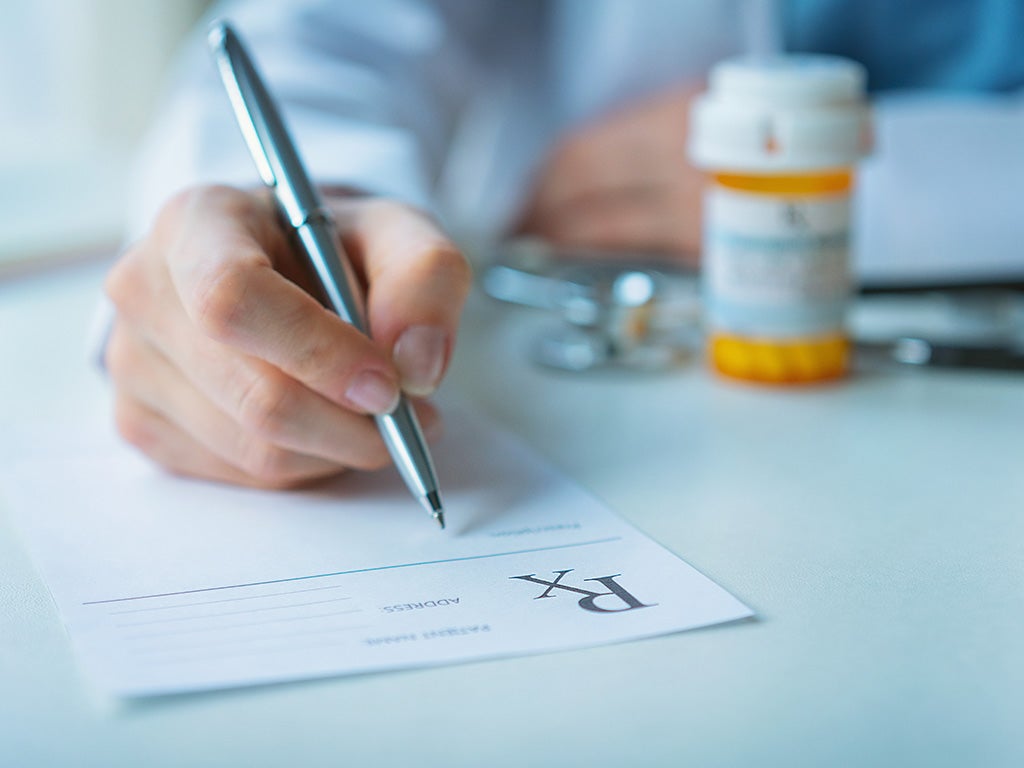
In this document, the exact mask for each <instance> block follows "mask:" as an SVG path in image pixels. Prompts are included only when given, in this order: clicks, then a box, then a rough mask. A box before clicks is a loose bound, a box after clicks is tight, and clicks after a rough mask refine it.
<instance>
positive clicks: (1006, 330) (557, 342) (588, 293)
mask: <svg viewBox="0 0 1024 768" xmlns="http://www.w3.org/2000/svg"><path fill="white" fill-rule="evenodd" d="M483 288H484V291H485V292H486V293H487V294H488V295H490V296H491V297H492V298H495V299H498V300H500V301H504V302H510V303H513V304H518V305H522V306H527V307H534V308H536V309H539V310H543V311H545V312H547V313H549V314H551V315H552V316H553V317H555V318H558V319H559V320H560V322H557V323H554V324H552V325H551V326H550V327H547V328H545V329H544V330H542V331H541V332H540V333H539V334H538V335H537V337H536V338H535V339H534V341H533V344H532V346H531V348H530V357H531V359H532V360H533V361H534V362H535V363H537V364H538V365H540V366H543V367H545V368H551V369H556V370H562V371H573V372H586V371H594V370H601V369H627V370H636V371H662V370H668V369H671V368H675V367H678V366H681V365H684V364H686V363H688V362H690V361H692V360H694V358H695V357H697V356H699V353H700V350H701V348H702V345H703V334H702V330H701V301H700V283H699V277H698V273H697V271H696V270H695V269H688V268H686V267H683V266H680V265H679V264H673V263H670V262H666V261H665V260H664V259H658V258H657V257H653V256H644V255H642V254H640V255H629V256H628V257H625V256H624V257H621V258H613V259H609V257H608V255H607V254H602V255H600V256H595V255H594V254H589V253H584V252H571V253H566V252H559V251H556V250H555V249H553V248H551V247H550V246H548V245H546V244H545V243H543V242H540V241H536V240H528V239H526V240H513V241H509V242H506V243H504V244H502V245H501V246H500V247H498V248H496V249H495V251H494V254H493V257H492V259H491V262H490V265H489V266H488V267H487V268H486V269H485V271H484V273H483ZM852 319H853V328H854V334H855V337H856V346H857V354H858V356H859V357H861V358H863V359H864V360H865V361H866V362H868V363H869V364H874V363H877V362H882V363H886V364H895V365H900V366H910V367H927V366H930V367H942V368H982V369H988V370H1014V371H1020V370H1024V293H1021V292H1019V291H1014V290H1010V289H1003V288H998V287H996V288H988V289H978V290H964V289H947V290H936V291H913V292H901V293H898V294H878V295H868V296H863V297H861V298H859V299H858V300H857V302H856V304H855V306H854V309H853V312H852Z"/></svg>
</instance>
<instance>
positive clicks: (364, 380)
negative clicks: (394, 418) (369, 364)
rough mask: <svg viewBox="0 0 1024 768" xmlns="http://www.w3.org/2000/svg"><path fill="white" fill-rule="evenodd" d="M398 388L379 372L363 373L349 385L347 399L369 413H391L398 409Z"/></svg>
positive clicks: (346, 392)
mask: <svg viewBox="0 0 1024 768" xmlns="http://www.w3.org/2000/svg"><path fill="white" fill-rule="evenodd" d="M398 396H399V392H398V387H397V386H396V385H395V382H394V381H392V380H391V379H389V378H387V377H386V376H384V374H382V373H379V372H377V371H363V372H362V373H360V374H359V375H358V376H356V377H355V378H354V379H352V383H351V384H349V385H348V389H347V390H346V391H345V397H347V398H348V399H349V401H350V402H351V403H352V404H353V405H355V406H356V407H357V408H360V409H362V410H364V411H366V412H367V413H391V412H392V411H393V410H395V408H396V407H398Z"/></svg>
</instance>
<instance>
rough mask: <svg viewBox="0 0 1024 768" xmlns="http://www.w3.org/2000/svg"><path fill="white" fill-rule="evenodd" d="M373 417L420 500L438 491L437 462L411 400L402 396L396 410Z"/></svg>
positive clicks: (399, 469)
mask: <svg viewBox="0 0 1024 768" xmlns="http://www.w3.org/2000/svg"><path fill="white" fill-rule="evenodd" d="M374 419H375V421H376V422H377V428H378V429H379V430H380V434H381V436H382V437H383V438H384V444H385V445H386V446H387V448H388V453H390V454H391V458H392V459H393V460H394V462H395V466H396V467H398V471H399V473H400V474H401V475H402V479H403V480H404V481H405V484H406V486H407V487H408V488H409V490H410V491H411V492H412V494H413V495H414V496H415V497H416V498H417V499H419V500H420V502H421V503H422V502H423V500H424V499H425V498H427V497H428V496H429V495H430V494H436V493H437V491H438V488H437V475H436V473H435V472H434V462H433V461H432V460H431V458H430V453H429V451H428V450H427V441H426V439H425V438H424V437H423V431H422V430H421V429H420V424H419V420H418V419H417V418H416V413H415V412H414V411H413V409H412V406H411V405H410V404H409V400H408V399H407V398H406V397H405V396H404V395H403V396H402V399H401V400H400V401H399V403H398V407H397V408H396V409H395V410H394V411H392V412H391V413H389V414H386V415H384V416H376V417H374Z"/></svg>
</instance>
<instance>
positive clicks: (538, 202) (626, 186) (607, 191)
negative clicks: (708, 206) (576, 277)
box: [518, 88, 701, 254]
mask: <svg viewBox="0 0 1024 768" xmlns="http://www.w3.org/2000/svg"><path fill="white" fill-rule="evenodd" d="M691 95H692V89H690V88H678V89H675V90H671V91H668V92H666V93H664V94H661V95H658V96H656V97H653V98H651V99H649V100H647V101H645V102H641V103H639V104H636V105H633V106H631V107H628V108H625V109H623V110H620V111H619V112H617V113H614V114H612V115H609V116H606V117H605V118H603V119H601V120H598V121H596V122H594V123H591V124H589V125H585V126H583V127H582V128H579V129H577V130H576V131H575V132H573V133H571V134H570V135H568V136H567V137H566V138H565V139H564V140H563V141H562V142H561V143H560V144H559V145H558V146H557V147H556V148H555V150H554V151H553V152H552V153H551V155H550V156H549V157H548V159H547V161H546V162H545V166H544V168H543V169H542V170H541V172H540V174H539V176H538V178H537V181H536V183H535V186H534V190H533V192H532V195H531V199H530V203H529V205H528V206H527V208H526V211H525V213H524V215H523V217H522V219H521V221H520V223H519V227H518V231H520V232H523V233H528V234H534V235H538V236H540V237H543V238H545V239H547V240H550V241H553V242H554V243H556V244H558V245H562V246H569V247H584V248H590V249H598V250H600V249H616V250H620V251H621V250H648V251H651V250H653V251H668V252H673V253H683V254H688V253H696V252H697V251H698V250H699V248H698V246H699V237H700V189H701V183H700V180H701V177H700V174H699V172H697V171H696V170H695V169H693V168H692V167H690V166H689V165H688V164H687V162H686V156H685V146H686V115H687V111H688V108H689V101H690V98H691Z"/></svg>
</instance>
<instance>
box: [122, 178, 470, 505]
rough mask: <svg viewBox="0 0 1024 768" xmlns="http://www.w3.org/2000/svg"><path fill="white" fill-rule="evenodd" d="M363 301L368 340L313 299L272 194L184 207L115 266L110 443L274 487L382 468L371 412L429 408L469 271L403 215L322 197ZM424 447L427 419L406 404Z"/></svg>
mask: <svg viewBox="0 0 1024 768" xmlns="http://www.w3.org/2000/svg"><path fill="white" fill-rule="evenodd" d="M327 202H328V204H329V207H330V208H331V209H332V211H333V212H334V215H335V217H336V220H337V223H338V229H339V231H340V233H341V237H342V243H343V245H344V248H345V250H346V252H347V254H348V256H349V258H350V259H351V260H352V263H353V266H354V267H355V269H356V272H357V273H358V274H359V276H360V278H361V279H362V281H363V283H364V286H365V287H366V297H367V315H368V319H369V326H370V329H371V333H372V336H373V339H372V340H371V339H369V338H367V337H366V336H364V335H362V334H361V333H359V332H358V331H356V330H355V328H353V327H352V326H350V325H348V324H347V323H345V322H344V321H343V320H341V318H339V317H338V316H337V315H335V314H334V313H333V312H330V311H328V310H327V309H325V308H324V307H323V306H322V305H321V304H320V303H319V302H318V301H317V300H316V299H314V298H313V295H311V294H312V293H313V288H312V285H313V281H312V280H311V279H310V277H309V273H308V271H307V269H306V268H305V267H304V265H303V263H302V261H301V260H300V259H299V258H298V257H297V256H296V255H295V253H294V251H293V249H292V248H291V247H290V245H289V243H288V240H287V239H286V236H285V233H284V231H283V230H282V229H281V227H280V226H279V224H278V218H277V216H276V212H275V210H274V205H273V202H272V200H271V199H270V197H269V195H267V194H262V193H247V192H242V191H240V190H235V189H231V188H228V187H201V188H196V189H193V190H189V191H187V192H184V193H181V194H179V195H178V196H176V197H175V198H173V199H172V200H171V201H170V202H169V203H167V204H166V205H165V207H164V208H163V209H162V211H161V212H160V214H159V216H158V217H157V220H156V222H155V224H154V225H153V228H152V230H151V231H150V232H149V233H148V234H147V236H146V237H145V238H144V239H143V240H142V241H141V242H139V243H138V244H137V245H135V246H134V247H132V248H131V249H130V250H129V251H128V252H127V253H125V255H124V256H123V257H122V258H121V259H120V260H119V262H118V263H117V264H116V265H115V267H114V268H113V270H112V271H111V273H110V275H109V276H108V278H107V282H106V290H107V293H108V294H109V296H110V298H111V300H112V301H113V303H114V305H115V307H116V309H117V317H116V320H115V323H114V326H113V329H112V332H111V336H110V339H109V343H108V346H107V350H106V360H105V362H106V366H107V370H108V372H109V374H110V378H111V380H112V382H113V386H114V390H115V413H116V421H117V426H118V430H119V431H120V433H121V435H122V436H123V437H124V438H125V439H126V440H127V441H128V442H129V443H131V444H133V445H134V446H136V447H137V448H139V449H140V450H141V451H143V452H144V453H145V454H147V455H148V456H149V457H150V458H152V459H154V460H155V461H157V462H158V463H160V464H162V465H164V466H165V467H167V468H168V469H170V470H171V471H173V472H175V473H179V474H184V475H192V476H196V477H202V478H207V479H212V480H218V481H225V482H230V483H237V484H242V485H250V486H257V487H266V488H284V487H291V486H295V485H299V484H302V483H304V482H307V481H311V480H315V479H318V478H322V477H327V476H330V475H333V474H336V473H338V472H341V471H342V470H344V469H345V468H358V469H374V468H378V467H381V466H384V465H385V464H387V463H388V462H389V461H390V459H389V456H388V453H387V449H386V448H385V446H384V443H383V441H382V440H381V437H380V435H379V433H378V431H377V428H376V426H375V424H374V422H373V420H372V419H370V418H368V417H367V414H381V413H387V412H390V411H391V410H392V409H393V408H394V407H395V405H396V404H397V401H398V397H399V388H401V389H402V390H404V391H405V392H406V393H408V394H410V395H413V396H415V397H424V396H426V395H429V394H430V393H431V392H433V390H434V389H435V388H436V387H437V385H438V383H439V382H440V380H441V378H442V376H443V374H444V372H445V369H446V367H447V364H448V361H449V358H450V355H451V351H452V348H453V345H454V341H455V335H456V330H457V326H458V320H459V314H460V312H461V309H462V304H463V302H464V300H465V297H466V294H467V292H468V289H469V285H470V272H469V267H468V265H467V263H466V260H465V259H464V258H463V257H462V255H461V254H460V253H459V252H458V251H457V250H456V248H455V247H454V246H453V245H452V244H451V242H449V241H448V239H447V238H445V237H444V235H442V234H441V233H440V231H439V230H438V229H437V228H436V226H435V225H434V224H433V223H432V222H431V221H430V220H428V219H427V218H426V217H425V216H424V215H422V214H420V213H418V212H416V211H414V210H413V209H411V208H408V207H406V206H403V205H401V204H398V203H394V202H390V201H385V200H380V199H369V198H363V199H359V198H341V197H329V198H328V200H327ZM415 405H416V410H417V413H418V414H419V416H420V419H421V421H422V424H423V427H424V430H425V431H426V432H427V434H428V435H429V434H430V433H431V431H432V430H433V429H436V428H437V427H438V426H439V424H438V416H437V413H436V411H435V410H434V409H433V408H432V407H431V406H430V405H429V404H428V403H426V402H425V401H423V400H417V401H416V403H415Z"/></svg>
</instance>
